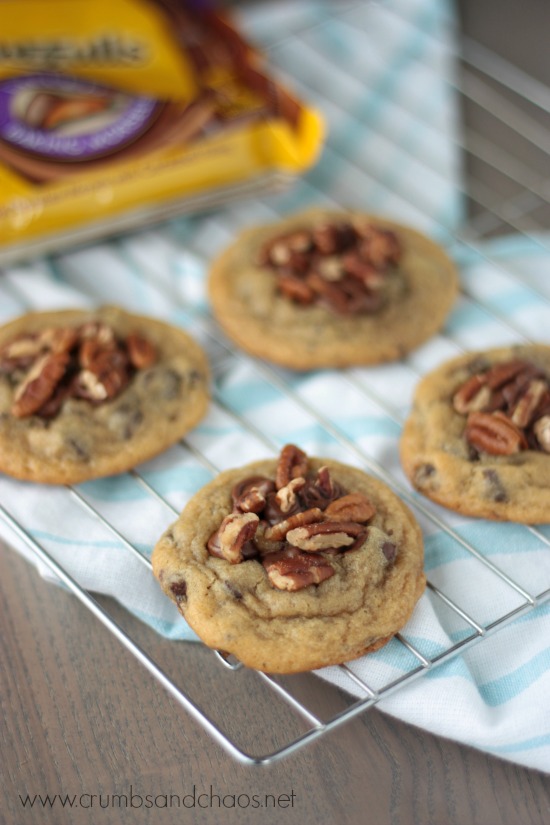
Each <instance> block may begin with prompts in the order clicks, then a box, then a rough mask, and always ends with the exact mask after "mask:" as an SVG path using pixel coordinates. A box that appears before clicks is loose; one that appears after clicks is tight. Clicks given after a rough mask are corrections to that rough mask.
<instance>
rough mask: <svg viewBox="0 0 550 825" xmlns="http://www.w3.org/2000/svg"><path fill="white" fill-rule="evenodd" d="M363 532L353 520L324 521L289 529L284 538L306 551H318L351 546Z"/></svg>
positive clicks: (362, 528)
mask: <svg viewBox="0 0 550 825" xmlns="http://www.w3.org/2000/svg"><path fill="white" fill-rule="evenodd" d="M364 532H365V528H364V527H363V526H362V525H360V524H356V523H355V522H353V521H332V522H331V521H324V522H322V523H321V524H307V525H305V526H303V527H296V528H294V529H293V530H289V531H288V532H287V534H286V540H287V541H288V543H289V544H291V545H292V546H293V547H299V548H300V550H305V551H306V552H307V553H318V552H319V551H320V550H331V549H332V548H339V547H351V545H352V544H354V542H355V539H356V538H357V536H359V535H361V534H362V533H364Z"/></svg>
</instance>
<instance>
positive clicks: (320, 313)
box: [208, 209, 458, 370]
mask: <svg viewBox="0 0 550 825" xmlns="http://www.w3.org/2000/svg"><path fill="white" fill-rule="evenodd" d="M457 289H458V276H457V272H456V269H455V266H454V264H453V262H452V261H451V260H450V258H449V257H448V256H447V254H446V253H445V252H444V250H443V249H442V248H441V247H440V246H438V245H437V244H436V243H434V242H433V241H432V240H430V239H429V238H427V237H425V236H424V235H422V234H420V233H419V232H417V231H416V230H414V229H411V228H409V227H405V226H402V225H400V224H398V223H395V222H394V221H390V220H388V219H386V218H382V217H381V216H380V217H378V216H373V215H367V214H363V213H360V212H357V211H336V210H326V209H311V210H308V211H306V212H303V213H300V214H296V215H294V216H291V217H288V218H285V219H283V220H280V221H277V222H275V223H273V224H270V225H267V226H261V227H255V228H250V229H247V230H245V231H244V232H242V233H241V234H240V235H239V236H238V237H237V239H236V240H235V241H234V243H233V244H232V245H231V246H230V247H229V248H228V249H226V250H225V251H224V252H222V254H221V255H220V256H219V257H218V258H216V259H215V260H214V261H213V262H212V265H211V268H210V275H209V283H208V290H209V296H210V301H211V304H212V311H213V313H214V316H215V317H216V319H217V321H218V323H219V324H220V326H221V327H222V329H223V330H224V332H225V333H226V334H227V335H228V336H229V338H231V339H232V340H233V341H234V342H235V343H236V344H237V345H238V346H240V347H242V348H243V349H244V350H246V351H247V352H249V353H251V354H252V355H257V356H259V357H261V358H265V359H266V360H267V361H272V362H274V363H276V364H280V365H282V366H285V367H289V368H291V369H296V370H308V369H318V368H323V367H336V368H338V367H347V366H353V365H369V364H379V363H383V362H387V361H392V360H396V359H398V358H401V357H403V356H404V355H405V354H406V353H407V352H409V351H410V350H412V349H414V348H416V347H418V346H419V345H420V344H421V343H423V342H424V341H426V340H427V339H429V338H430V337H431V336H432V335H433V334H434V333H435V332H437V330H439V329H440V328H441V327H442V325H443V323H444V321H445V319H446V317H447V315H448V313H449V311H450V309H451V307H452V304H453V302H454V300H455V297H456V293H457Z"/></svg>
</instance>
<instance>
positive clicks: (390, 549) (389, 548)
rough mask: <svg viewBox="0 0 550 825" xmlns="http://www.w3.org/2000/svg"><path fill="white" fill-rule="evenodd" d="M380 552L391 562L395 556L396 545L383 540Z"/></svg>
mask: <svg viewBox="0 0 550 825" xmlns="http://www.w3.org/2000/svg"><path fill="white" fill-rule="evenodd" d="M382 552H383V554H384V555H385V557H386V559H387V561H389V562H390V564H391V563H392V562H394V561H395V557H396V555H397V547H396V546H395V544H394V543H393V542H391V541H385V542H384V544H383V545H382Z"/></svg>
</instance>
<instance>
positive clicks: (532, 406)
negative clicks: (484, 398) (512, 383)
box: [511, 379, 548, 427]
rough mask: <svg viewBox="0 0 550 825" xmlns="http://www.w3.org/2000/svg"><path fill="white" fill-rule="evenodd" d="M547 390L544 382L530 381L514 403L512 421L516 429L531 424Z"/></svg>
mask: <svg viewBox="0 0 550 825" xmlns="http://www.w3.org/2000/svg"><path fill="white" fill-rule="evenodd" d="M547 389H548V384H547V383H546V381H541V380H540V379H539V380H534V381H530V382H529V384H528V385H527V388H526V390H525V392H524V393H523V395H522V396H521V397H520V398H519V400H518V401H517V402H516V405H515V407H514V410H513V412H512V416H511V418H512V421H513V422H514V424H516V426H518V427H528V426H529V424H531V422H532V420H533V418H534V416H535V413H536V411H537V409H538V407H539V404H540V402H541V400H542V398H543V396H544V394H545V393H546V391H547Z"/></svg>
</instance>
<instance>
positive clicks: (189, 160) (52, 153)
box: [0, 0, 323, 263]
mask: <svg viewBox="0 0 550 825" xmlns="http://www.w3.org/2000/svg"><path fill="white" fill-rule="evenodd" d="M322 135H323V126H322V121H321V118H320V117H319V115H318V114H317V113H316V112H315V111H314V110H312V109H311V108H309V107H308V106H306V105H304V104H303V103H302V102H301V101H299V100H297V99H295V98H294V97H293V96H292V95H291V94H290V93H289V92H288V91H287V90H286V89H284V88H282V87H281V85H280V84H278V83H276V82H275V81H274V80H273V79H272V78H271V77H270V76H269V74H268V73H266V71H265V67H264V66H263V61H262V58H261V55H260V54H259V53H258V52H257V51H255V50H254V49H253V48H252V47H251V46H250V45H248V44H247V43H246V42H245V41H244V40H243V38H242V37H241V36H240V35H239V33H238V32H237V31H236V29H235V28H234V27H233V26H232V25H231V23H230V21H229V20H228V19H226V17H224V16H223V15H221V14H220V13H219V12H217V11H216V10H214V9H212V8H211V7H210V6H209V4H207V3H205V2H204V0H203V2H198V0H195V2H191V0H188V2H184V0H2V2H1V3H0V263H7V262H10V261H14V260H19V259H23V258H26V257H27V258H28V257H31V256H33V255H36V254H39V253H43V252H48V251H52V250H59V249H62V248H66V247H68V246H70V245H72V244H74V243H79V242H82V241H87V240H91V239H94V238H100V237H104V236H106V235H108V234H112V233H114V232H120V231H123V230H126V229H132V228H136V227H138V226H143V225H145V224H148V223H151V222H153V221H156V220H160V219H162V218H165V217H169V216H172V215H176V214H182V213H185V212H192V211H197V210H202V209H205V208H210V207H214V206H218V205H221V204H223V203H227V202H228V201H230V200H232V199H235V198H237V197H239V196H242V195H243V194H246V193H252V192H257V191H263V190H265V189H269V188H272V187H275V186H277V185H281V184H282V183H284V182H287V181H290V180H292V179H293V178H295V177H296V176H297V175H300V174H301V173H302V172H303V171H305V170H306V169H307V168H308V167H309V166H311V164H313V163H314V162H315V160H316V158H317V156H318V154H319V151H320V146H321V141H322Z"/></svg>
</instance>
